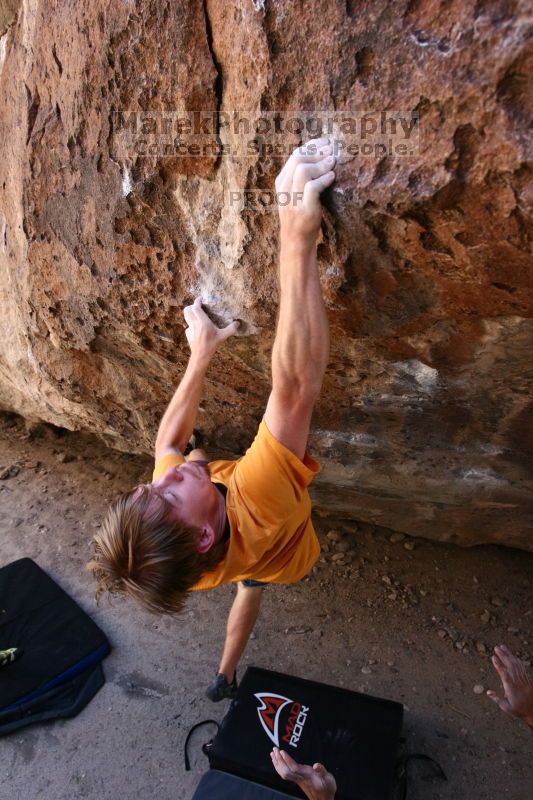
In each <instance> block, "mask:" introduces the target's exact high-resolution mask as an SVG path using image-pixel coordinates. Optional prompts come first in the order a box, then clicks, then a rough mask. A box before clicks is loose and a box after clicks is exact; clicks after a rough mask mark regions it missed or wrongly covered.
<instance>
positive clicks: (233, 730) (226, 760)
mask: <svg viewBox="0 0 533 800" xmlns="http://www.w3.org/2000/svg"><path fill="white" fill-rule="evenodd" d="M402 720H403V706H402V705H401V704H400V703H397V702H394V701H392V700H385V699H382V698H380V697H373V696H371V695H366V694H361V693H359V692H353V691H349V690H347V689H343V688H340V687H337V686H330V685H327V684H323V683H318V682H315V681H310V680H306V679H304V678H298V677H294V676H292V675H285V674H283V673H280V672H273V671H270V670H266V669H260V668H258V667H249V668H248V669H247V670H246V673H245V675H244V677H243V679H242V681H241V683H240V686H239V690H238V693H237V696H236V698H235V699H234V700H233V701H232V703H231V706H230V708H229V710H228V713H227V714H226V716H225V717H224V719H223V720H222V722H221V723H220V728H219V731H218V733H217V735H216V736H215V738H214V739H213V741H212V742H211V743H210V744H209V745H208V746H206V748H205V752H206V753H207V755H208V757H209V764H210V767H211V769H214V770H220V771H223V772H227V773H230V774H233V775H236V776H239V777H241V778H245V779H247V780H249V781H253V782H256V783H259V784H261V785H263V786H266V787H270V788H272V789H276V790H277V791H280V792H283V793H285V794H289V795H292V796H296V797H301V793H300V791H299V789H298V788H297V787H296V786H295V785H294V784H291V783H288V782H287V781H284V780H283V779H282V778H280V777H279V776H278V774H277V773H276V772H275V770H274V767H273V765H272V760H271V757H270V753H271V750H272V748H273V747H274V746H277V747H279V748H281V749H283V750H286V751H287V752H288V753H290V755H291V756H292V757H293V758H294V759H295V760H296V761H297V762H299V763H300V764H314V763H315V762H317V761H319V762H321V763H322V764H324V765H325V766H326V767H327V769H328V770H329V771H330V772H331V773H333V775H334V776H335V779H336V781H337V794H336V800H389V798H390V795H391V792H392V788H393V784H394V767H395V762H396V757H397V750H398V744H399V739H400V732H401V727H402Z"/></svg>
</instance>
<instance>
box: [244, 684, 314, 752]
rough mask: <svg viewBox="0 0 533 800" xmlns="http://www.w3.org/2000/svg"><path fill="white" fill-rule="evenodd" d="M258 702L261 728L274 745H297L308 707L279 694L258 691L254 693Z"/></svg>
mask: <svg viewBox="0 0 533 800" xmlns="http://www.w3.org/2000/svg"><path fill="white" fill-rule="evenodd" d="M254 697H256V698H257V700H259V702H260V704H261V705H260V706H259V707H258V709H257V714H258V716H259V721H260V723H261V725H262V726H263V730H264V731H265V733H266V735H267V736H268V738H269V739H271V740H272V741H273V742H274V744H275V745H276V747H281V746H282V745H283V744H288V745H291V746H292V747H297V746H298V742H299V741H300V736H301V735H302V731H303V727H304V725H305V722H306V720H307V715H308V713H309V707H308V706H303V705H302V704H301V703H296V702H294V700H290V699H289V698H288V697H283V695H281V694H269V693H268V692H259V694H256V695H254ZM289 706H290V708H289Z"/></svg>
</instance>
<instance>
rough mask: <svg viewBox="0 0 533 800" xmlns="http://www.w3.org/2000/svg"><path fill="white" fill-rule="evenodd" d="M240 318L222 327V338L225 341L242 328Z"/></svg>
mask: <svg viewBox="0 0 533 800" xmlns="http://www.w3.org/2000/svg"><path fill="white" fill-rule="evenodd" d="M240 325H241V323H240V320H238V319H234V320H233V322H230V324H229V325H226V327H225V328H222V329H221V331H220V338H221V339H222V340H223V341H225V340H226V339H228V338H229V337H230V336H234V335H235V334H236V333H237V331H238V330H239V328H240Z"/></svg>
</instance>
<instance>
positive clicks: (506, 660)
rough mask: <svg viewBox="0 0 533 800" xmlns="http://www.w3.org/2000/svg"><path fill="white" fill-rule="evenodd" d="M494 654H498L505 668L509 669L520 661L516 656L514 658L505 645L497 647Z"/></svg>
mask: <svg viewBox="0 0 533 800" xmlns="http://www.w3.org/2000/svg"><path fill="white" fill-rule="evenodd" d="M494 652H495V653H496V655H497V656H498V658H499V659H500V661H501V663H502V664H503V665H504V667H509V666H510V664H511V663H512V662H514V661H518V659H517V658H516V656H514V655H513V654H512V653H511V651H510V650H508V649H507V647H506V646H505V645H504V644H500V645H496V647H495V648H494Z"/></svg>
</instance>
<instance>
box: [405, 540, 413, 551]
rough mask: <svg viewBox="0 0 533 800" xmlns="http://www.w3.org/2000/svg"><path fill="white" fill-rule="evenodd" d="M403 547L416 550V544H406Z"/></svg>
mask: <svg viewBox="0 0 533 800" xmlns="http://www.w3.org/2000/svg"><path fill="white" fill-rule="evenodd" d="M403 546H404V547H405V549H406V550H414V549H415V543H414V542H404V545H403Z"/></svg>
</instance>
